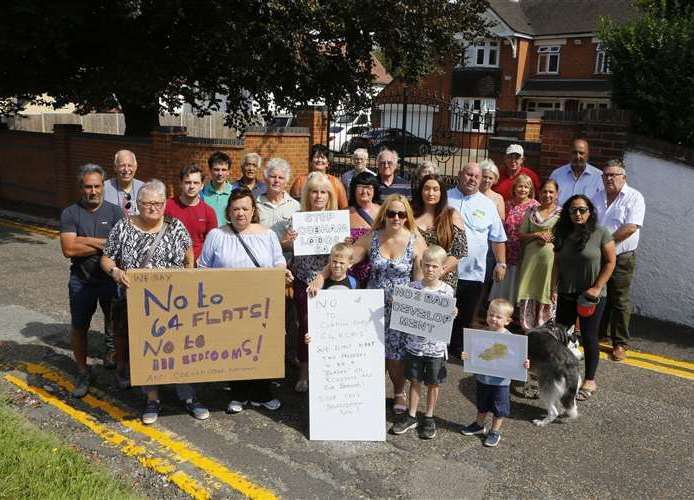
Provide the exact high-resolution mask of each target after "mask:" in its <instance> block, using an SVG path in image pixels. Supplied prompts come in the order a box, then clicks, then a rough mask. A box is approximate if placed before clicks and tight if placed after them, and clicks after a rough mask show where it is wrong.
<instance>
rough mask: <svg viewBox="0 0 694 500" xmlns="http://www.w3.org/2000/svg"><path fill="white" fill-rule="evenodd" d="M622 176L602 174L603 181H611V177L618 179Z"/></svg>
mask: <svg viewBox="0 0 694 500" xmlns="http://www.w3.org/2000/svg"><path fill="white" fill-rule="evenodd" d="M621 175H624V174H602V178H603V179H612V178H613V177H619V176H621Z"/></svg>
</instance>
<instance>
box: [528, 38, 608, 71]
mask: <svg viewBox="0 0 694 500" xmlns="http://www.w3.org/2000/svg"><path fill="white" fill-rule="evenodd" d="M565 40H566V44H565V45H560V47H561V52H560V56H559V74H558V75H539V74H537V59H538V54H537V49H538V46H537V45H535V44H531V45H530V47H529V49H528V62H527V64H528V70H529V72H528V73H529V74H528V76H529V77H530V78H550V79H551V78H557V77H559V78H584V79H589V78H591V79H592V78H606V77H607V76H606V75H596V74H595V55H596V53H595V49H596V47H597V44H596V43H594V42H593V41H592V38H591V37H584V38H566V39H565ZM577 41H578V42H579V43H578V44H577Z"/></svg>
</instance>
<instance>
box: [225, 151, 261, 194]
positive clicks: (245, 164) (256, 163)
mask: <svg viewBox="0 0 694 500" xmlns="http://www.w3.org/2000/svg"><path fill="white" fill-rule="evenodd" d="M262 166H263V159H262V158H261V157H260V155H259V154H258V153H248V154H247V155H246V156H244V157H243V161H242V162H241V178H240V179H239V180H238V181H236V182H234V184H232V186H231V189H238V188H242V187H246V188H248V189H250V190H251V192H252V193H253V196H254V197H255V198H257V197H258V196H260V195H261V194H265V191H267V186H266V185H265V184H264V183H263V182H260V181H259V180H258V171H259V170H260V169H261V168H262Z"/></svg>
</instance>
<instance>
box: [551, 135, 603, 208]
mask: <svg viewBox="0 0 694 500" xmlns="http://www.w3.org/2000/svg"><path fill="white" fill-rule="evenodd" d="M589 155H590V150H589V148H588V141H586V140H584V139H576V140H575V141H574V142H573V145H572V147H571V159H570V162H569V163H567V164H566V165H564V166H562V167H559V168H557V169H555V170H554V171H553V172H552V173H551V174H550V176H549V178H550V179H553V180H555V181H556V183H557V185H558V186H559V197H558V200H557V203H558V204H559V206H563V205H564V202H566V200H568V199H569V198H571V197H572V196H573V195H575V194H583V195H586V196H587V197H588V198H592V197H593V196H595V195H596V194H597V193H598V192H600V191H602V190H603V185H602V172H601V171H600V169H598V168H596V167H594V166H593V165H591V164H590V163H588V157H589Z"/></svg>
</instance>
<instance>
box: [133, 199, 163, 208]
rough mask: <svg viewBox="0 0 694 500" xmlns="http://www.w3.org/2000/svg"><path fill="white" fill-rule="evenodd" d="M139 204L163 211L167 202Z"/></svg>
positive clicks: (141, 202)
mask: <svg viewBox="0 0 694 500" xmlns="http://www.w3.org/2000/svg"><path fill="white" fill-rule="evenodd" d="M138 203H139V204H140V205H142V206H143V207H145V208H155V209H157V210H161V209H162V208H163V207H164V205H165V203H166V202H163V201H140V202H138Z"/></svg>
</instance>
